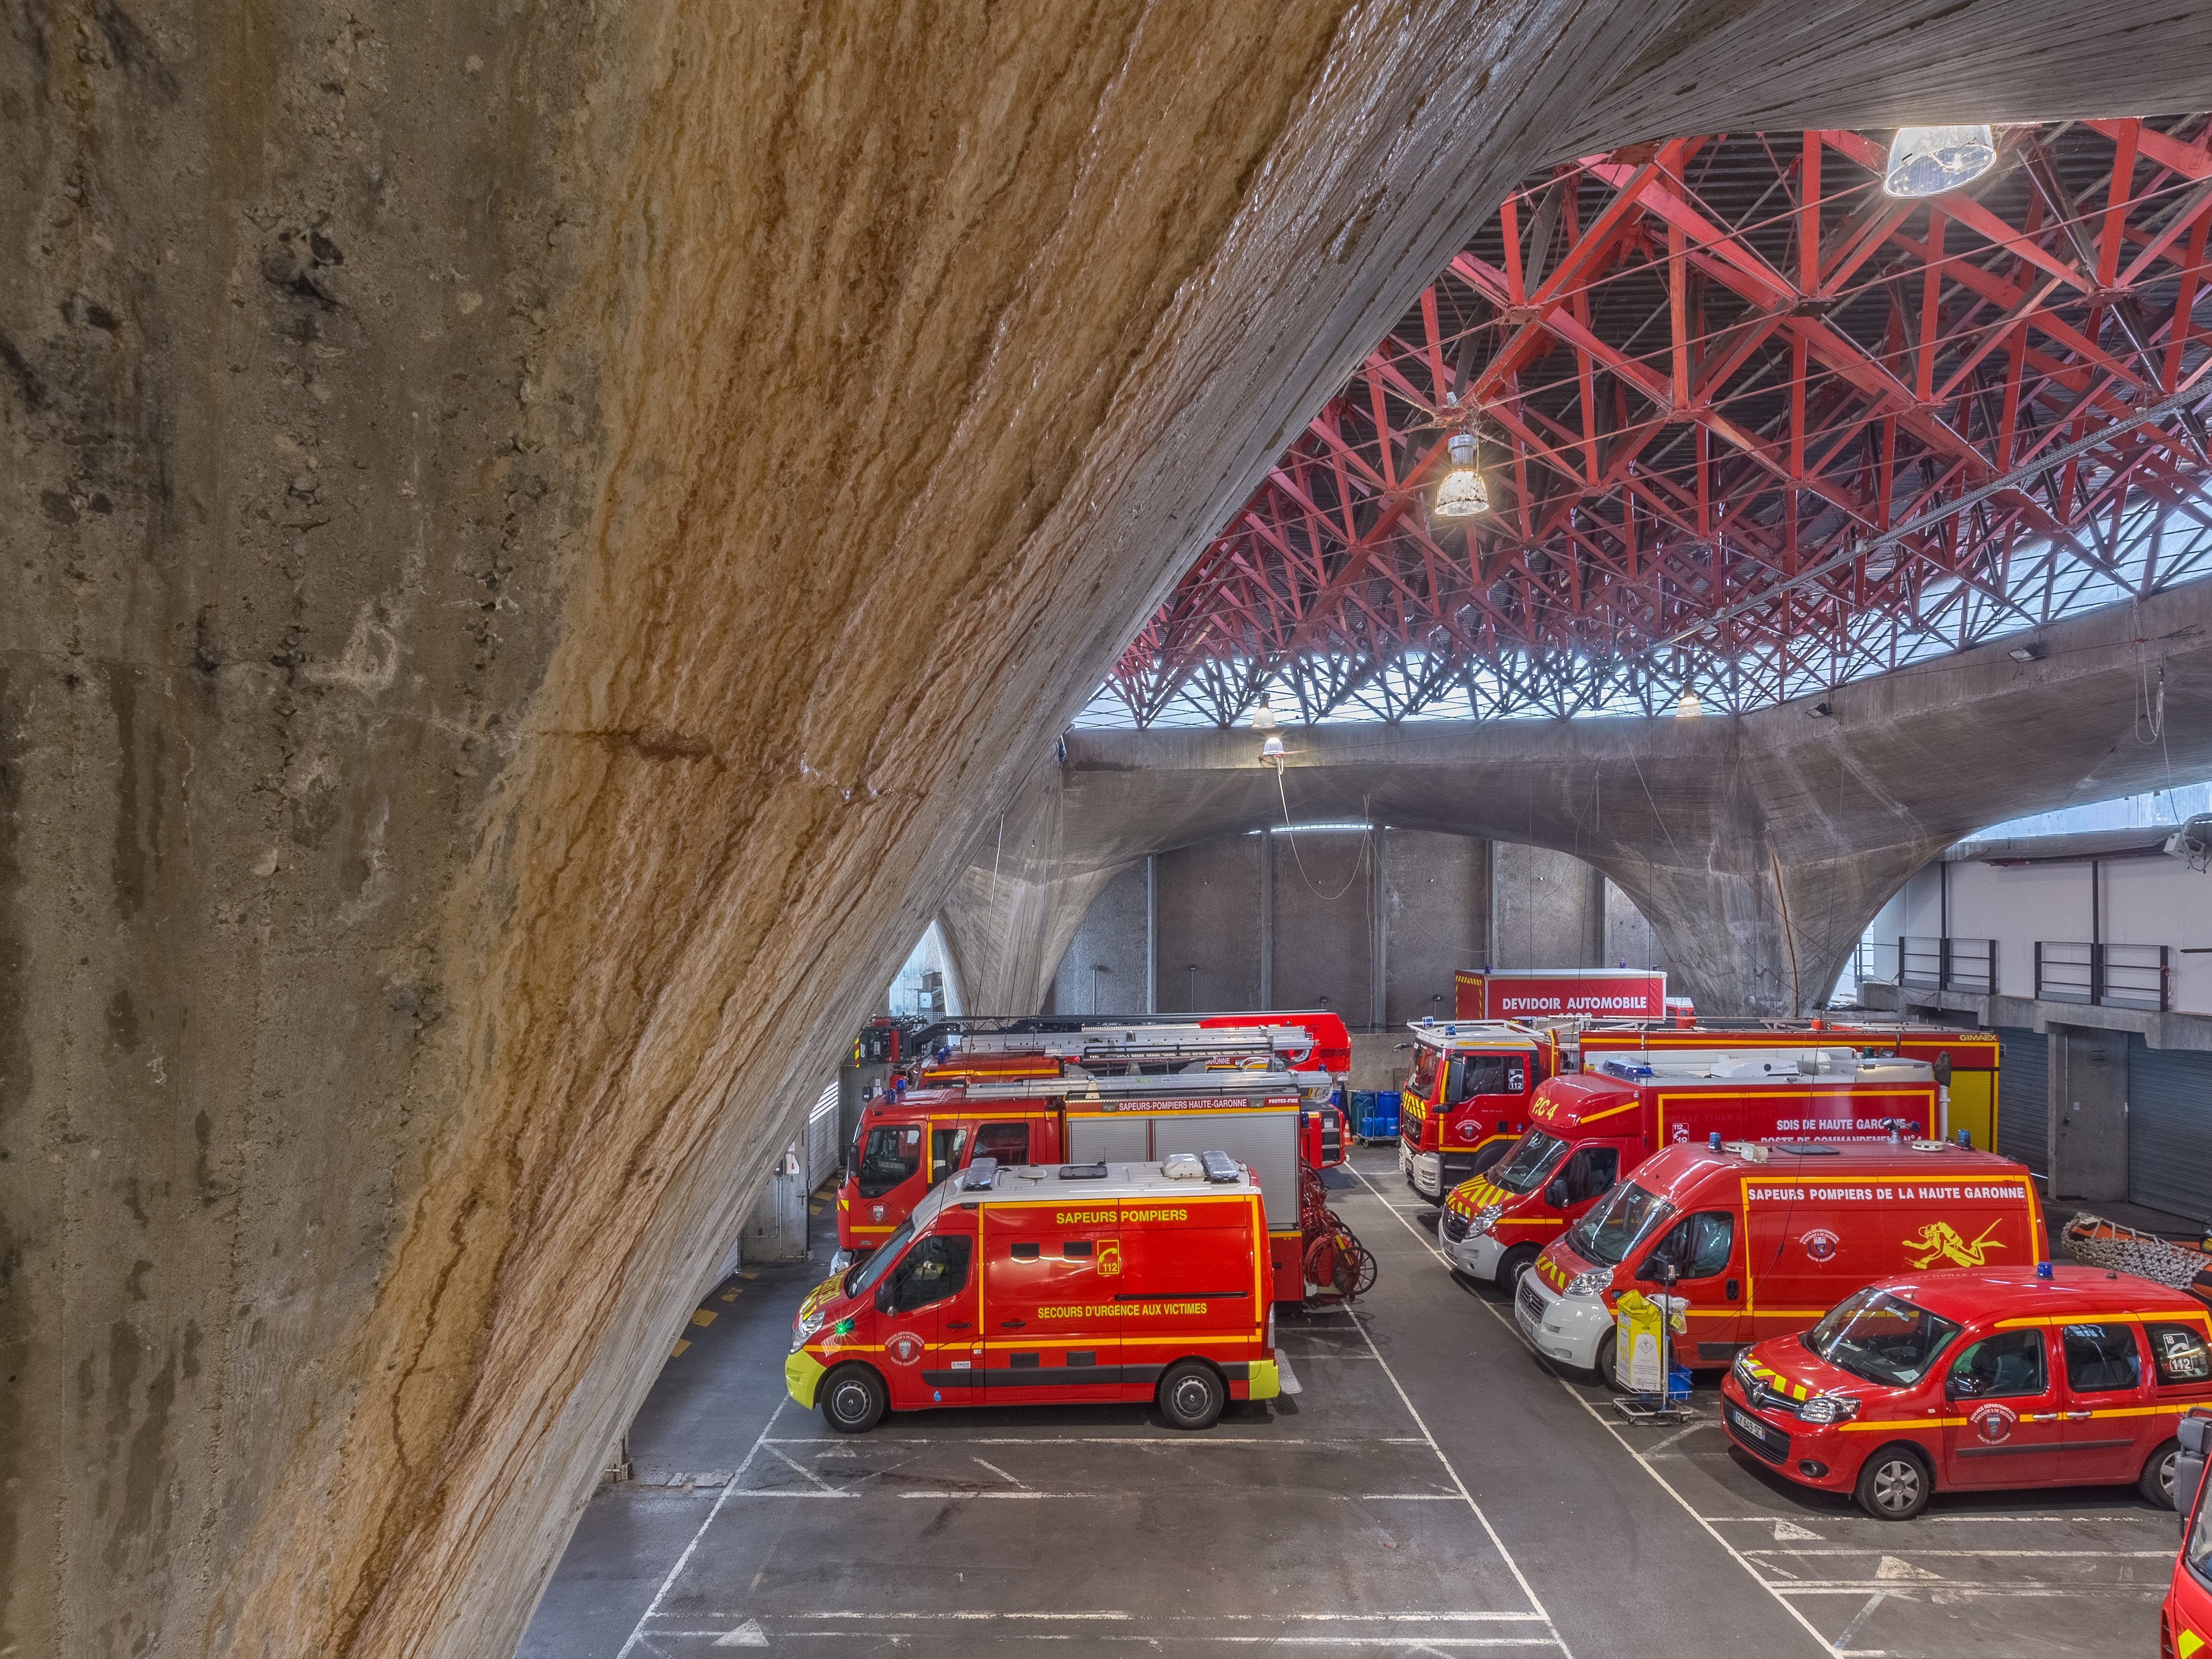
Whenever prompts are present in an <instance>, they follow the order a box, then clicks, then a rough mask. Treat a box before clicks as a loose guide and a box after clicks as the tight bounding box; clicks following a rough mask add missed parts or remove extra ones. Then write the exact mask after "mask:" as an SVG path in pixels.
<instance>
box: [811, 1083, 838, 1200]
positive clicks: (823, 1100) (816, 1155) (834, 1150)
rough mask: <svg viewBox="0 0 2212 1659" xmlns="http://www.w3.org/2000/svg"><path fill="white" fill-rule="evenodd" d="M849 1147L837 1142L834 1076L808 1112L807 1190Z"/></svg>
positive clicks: (835, 1163)
mask: <svg viewBox="0 0 2212 1659" xmlns="http://www.w3.org/2000/svg"><path fill="white" fill-rule="evenodd" d="M844 1152H845V1149H844V1148H843V1147H842V1146H839V1145H838V1144H837V1084H836V1079H831V1081H830V1084H829V1087H828V1088H826V1089H824V1090H823V1091H822V1092H821V1094H820V1095H819V1096H817V1097H816V1099H815V1102H814V1109H813V1110H812V1111H811V1112H809V1113H808V1114H807V1115H806V1190H807V1191H808V1192H810V1193H811V1192H812V1191H813V1190H814V1189H815V1188H817V1187H819V1186H820V1185H821V1184H822V1182H823V1179H824V1178H825V1177H827V1176H828V1175H829V1171H830V1170H834V1169H836V1167H837V1160H838V1159H839V1158H842V1157H843V1156H844Z"/></svg>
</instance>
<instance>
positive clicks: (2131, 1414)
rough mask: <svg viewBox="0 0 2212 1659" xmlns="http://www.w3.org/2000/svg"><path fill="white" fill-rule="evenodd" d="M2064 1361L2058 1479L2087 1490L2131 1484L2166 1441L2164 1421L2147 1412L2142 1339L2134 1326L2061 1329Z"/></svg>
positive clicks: (2114, 1322) (2112, 1322)
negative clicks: (2151, 1437) (2154, 1450)
mask: <svg viewBox="0 0 2212 1659" xmlns="http://www.w3.org/2000/svg"><path fill="white" fill-rule="evenodd" d="M2058 1348H2059V1352H2060V1353H2062V1354H2063V1356H2064V1357H2065V1362H2066V1363H2065V1371H2066V1399H2065V1413H2066V1428H2065V1432H2064V1433H2063V1435H2061V1436H2060V1437H2059V1443H2058V1478H2059V1480H2061V1481H2063V1482H2064V1483H2066V1484H2067V1485H2069V1486H2071V1485H2073V1484H2075V1482H2079V1483H2081V1485H2083V1486H2091V1485H2100V1484H2103V1483H2106V1482H2113V1481H2121V1480H2134V1479H2135V1478H2136V1473H2137V1471H2139V1470H2140V1469H2141V1468H2142V1461H2143V1459H2144V1458H2145V1457H2146V1456H2148V1455H2149V1452H2150V1449H2151V1447H2152V1446H2153V1445H2154V1444H2155V1443H2156V1442H2155V1441H2153V1440H2148V1439H2146V1438H2145V1436H2146V1435H2148V1434H2152V1433H2155V1434H2156V1435H2157V1436H2158V1437H2159V1438H2160V1439H2163V1438H2164V1437H2165V1433H2166V1431H2165V1429H2164V1428H2163V1427H2162V1426H2161V1423H2160V1419H2157V1418H2154V1417H2152V1416H2150V1415H2149V1414H2148V1413H2144V1412H2143V1410H2142V1407H2145V1406H2147V1405H2148V1404H2149V1403H2150V1399H2149V1394H2150V1389H2149V1386H2148V1371H2147V1369H2146V1367H2145V1366H2144V1364H2143V1357H2142V1337H2141V1335H2140V1334H2139V1333H2138V1331H2137V1329H2136V1327H2135V1326H2134V1325H2132V1324H2127V1323H2124V1322H2120V1321H2118V1320H2109V1321H2106V1322H2102V1323H2099V1324H2093V1325H2092V1324H2081V1325H2061V1326H2060V1327H2059V1328H2058Z"/></svg>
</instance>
